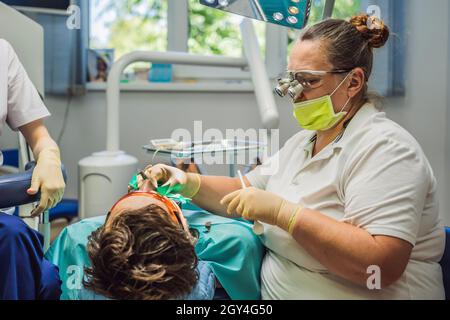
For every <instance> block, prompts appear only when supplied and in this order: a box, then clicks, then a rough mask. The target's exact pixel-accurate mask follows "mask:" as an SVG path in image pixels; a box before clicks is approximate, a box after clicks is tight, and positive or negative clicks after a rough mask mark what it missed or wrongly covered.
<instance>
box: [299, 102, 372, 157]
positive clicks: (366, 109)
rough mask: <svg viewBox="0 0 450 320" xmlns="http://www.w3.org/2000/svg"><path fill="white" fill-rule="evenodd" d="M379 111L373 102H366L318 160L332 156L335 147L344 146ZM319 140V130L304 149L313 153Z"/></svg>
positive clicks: (321, 153)
mask: <svg viewBox="0 0 450 320" xmlns="http://www.w3.org/2000/svg"><path fill="white" fill-rule="evenodd" d="M378 112H379V111H378V110H377V109H376V108H375V106H374V105H373V104H372V103H366V104H365V105H363V106H362V107H361V109H360V110H359V111H358V112H357V113H356V114H355V115H354V116H353V118H352V119H351V120H350V122H349V123H348V124H347V125H346V128H345V130H343V131H342V132H341V133H340V134H339V135H338V136H337V137H336V139H334V141H333V142H332V143H331V144H330V145H328V146H327V147H326V148H325V149H324V150H322V152H320V153H319V154H318V155H317V160H321V159H326V158H328V157H330V156H331V155H332V154H333V152H334V150H335V149H342V148H344V146H345V144H346V141H347V140H348V139H349V137H351V136H353V135H354V134H355V133H357V131H358V130H359V128H360V127H361V126H362V125H363V124H364V123H365V122H366V121H367V119H369V118H370V117H371V116H373V115H374V114H376V113H378ZM316 140H317V132H313V133H312V134H311V137H310V138H309V139H307V143H306V144H305V145H304V146H303V150H304V151H305V152H306V153H307V154H308V156H309V155H311V154H312V152H313V148H314V143H315V142H316Z"/></svg>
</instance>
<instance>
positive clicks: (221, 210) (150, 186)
mask: <svg viewBox="0 0 450 320" xmlns="http://www.w3.org/2000/svg"><path fill="white" fill-rule="evenodd" d="M144 172H145V174H146V175H147V177H148V180H146V181H143V182H140V183H141V184H144V187H143V188H141V190H144V191H145V190H154V189H156V188H157V186H158V183H159V184H164V185H170V186H171V187H174V186H175V185H181V189H180V191H179V192H180V194H182V195H183V196H185V197H187V198H191V199H192V201H193V202H194V203H195V204H196V205H198V206H200V207H201V208H203V209H205V210H208V211H210V212H213V213H215V214H218V215H222V216H227V217H230V215H227V207H226V206H224V205H222V204H220V200H221V199H222V198H223V197H224V196H226V195H227V194H229V193H231V192H234V191H236V190H239V189H241V188H242V186H241V182H240V180H239V179H238V178H229V177H217V176H201V175H199V174H195V173H185V172H184V171H182V170H180V169H178V168H174V167H170V166H167V165H164V164H158V165H155V166H149V167H147V168H146V169H145V170H144ZM244 179H245V178H244ZM245 182H246V184H247V185H248V186H250V183H249V182H248V181H247V180H246V179H245ZM231 217H235V218H239V217H240V216H238V215H231Z"/></svg>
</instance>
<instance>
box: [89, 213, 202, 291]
mask: <svg viewBox="0 0 450 320" xmlns="http://www.w3.org/2000/svg"><path fill="white" fill-rule="evenodd" d="M87 251H88V254H89V258H90V260H91V264H92V266H91V267H90V268H86V270H85V272H86V275H87V278H86V280H85V281H84V286H85V287H86V288H88V289H90V290H92V291H94V292H96V293H98V294H101V295H103V296H106V297H108V298H111V299H120V300H166V299H178V298H183V297H184V296H186V295H187V294H189V293H190V292H191V291H192V289H193V287H194V285H195V284H196V282H197V278H198V276H197V273H196V267H197V262H198V260H197V256H196V254H195V249H194V245H193V243H192V241H191V239H189V237H188V236H187V234H186V232H185V231H184V230H183V229H182V228H180V226H179V225H177V224H176V223H175V222H173V221H172V220H171V219H170V217H169V215H168V214H167V213H166V212H165V211H164V210H163V209H161V208H160V207H158V206H156V205H149V206H147V207H144V208H142V209H138V210H133V211H127V212H123V213H121V214H120V215H118V216H117V217H115V218H114V220H113V221H111V223H110V225H109V226H108V228H105V226H103V227H101V228H99V229H98V230H96V231H94V232H93V233H92V234H91V236H90V237H89V243H88V246H87Z"/></svg>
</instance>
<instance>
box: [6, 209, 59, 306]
mask: <svg viewBox="0 0 450 320" xmlns="http://www.w3.org/2000/svg"><path fill="white" fill-rule="evenodd" d="M42 247H43V237H42V235H41V234H39V233H38V232H36V231H35V230H33V229H31V228H29V227H28V226H27V225H26V224H25V223H24V222H23V221H22V220H21V219H20V218H18V217H15V216H10V215H7V214H5V213H1V212H0V300H58V299H59V297H60V296H61V281H60V279H59V272H58V268H57V267H56V266H55V265H53V264H51V263H50V262H48V261H46V260H45V259H44V252H43V249H42Z"/></svg>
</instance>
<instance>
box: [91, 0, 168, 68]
mask: <svg viewBox="0 0 450 320" xmlns="http://www.w3.org/2000/svg"><path fill="white" fill-rule="evenodd" d="M89 47H90V48H91V49H109V48H113V49H114V51H115V59H116V60H117V59H119V58H120V57H121V56H123V55H124V54H127V53H130V52H132V51H135V50H150V51H166V50H167V1H165V0H137V1H127V0H91V1H90V39H89Z"/></svg>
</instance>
